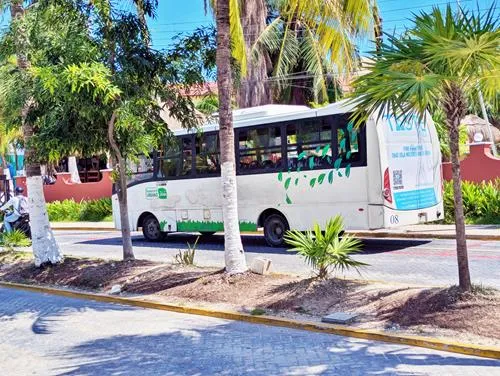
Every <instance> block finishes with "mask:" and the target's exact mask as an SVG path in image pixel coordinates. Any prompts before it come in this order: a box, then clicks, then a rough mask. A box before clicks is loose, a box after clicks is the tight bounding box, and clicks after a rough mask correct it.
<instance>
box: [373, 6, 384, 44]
mask: <svg viewBox="0 0 500 376" xmlns="http://www.w3.org/2000/svg"><path fill="white" fill-rule="evenodd" d="M372 14H373V36H374V37H375V49H376V51H377V53H379V52H380V50H381V49H382V43H383V37H384V33H383V30H382V17H380V10H379V9H378V6H377V3H376V2H373V4H372Z"/></svg>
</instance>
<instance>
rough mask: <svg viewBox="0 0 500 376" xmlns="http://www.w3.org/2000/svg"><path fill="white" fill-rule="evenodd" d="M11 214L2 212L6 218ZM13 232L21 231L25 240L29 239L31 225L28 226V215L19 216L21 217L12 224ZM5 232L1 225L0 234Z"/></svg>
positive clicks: (3, 226)
mask: <svg viewBox="0 0 500 376" xmlns="http://www.w3.org/2000/svg"><path fill="white" fill-rule="evenodd" d="M10 213H11V212H9V211H6V212H4V217H6V216H8V215H9V214H10ZM12 228H13V229H14V230H18V231H21V232H22V233H23V234H24V235H26V237H27V238H29V239H31V225H30V215H29V214H21V216H20V217H19V218H18V219H17V221H15V222H14V223H13V224H12ZM4 232H5V225H4V224H3V223H2V227H1V228H0V233H4Z"/></svg>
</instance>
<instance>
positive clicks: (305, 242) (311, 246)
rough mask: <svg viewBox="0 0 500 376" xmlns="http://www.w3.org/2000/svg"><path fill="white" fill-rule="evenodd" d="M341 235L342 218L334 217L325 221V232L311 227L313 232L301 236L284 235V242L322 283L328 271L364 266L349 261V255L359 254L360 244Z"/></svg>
mask: <svg viewBox="0 0 500 376" xmlns="http://www.w3.org/2000/svg"><path fill="white" fill-rule="evenodd" d="M343 232H344V223H343V221H342V217H341V216H340V215H337V216H336V217H335V218H333V219H330V220H329V221H328V223H327V224H326V228H325V231H321V227H320V226H319V224H317V223H315V224H314V227H313V229H312V230H310V231H307V232H305V233H303V232H300V231H296V230H295V231H288V232H287V234H286V235H285V241H286V243H287V244H289V245H291V246H292V247H293V248H292V249H289V251H291V252H298V253H299V255H301V256H302V257H304V258H305V260H306V261H307V263H308V264H309V265H311V266H312V267H313V268H314V270H315V271H316V277H317V278H318V279H326V278H328V276H329V274H330V273H331V272H332V271H337V270H340V271H344V270H347V269H350V268H354V269H356V270H358V268H359V267H362V266H367V265H368V264H365V263H364V262H361V261H356V260H354V259H353V258H352V254H354V253H358V252H360V251H361V241H359V240H358V239H355V238H354V237H353V236H351V235H346V234H343V235H342V233H343Z"/></svg>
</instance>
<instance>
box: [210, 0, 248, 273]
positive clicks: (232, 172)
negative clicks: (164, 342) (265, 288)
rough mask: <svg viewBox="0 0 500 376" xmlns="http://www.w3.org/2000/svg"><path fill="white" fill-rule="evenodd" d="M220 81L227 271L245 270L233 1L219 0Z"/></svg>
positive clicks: (218, 73) (218, 51)
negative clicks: (233, 101) (233, 62)
mask: <svg viewBox="0 0 500 376" xmlns="http://www.w3.org/2000/svg"><path fill="white" fill-rule="evenodd" d="M216 15H217V16H216V18H217V57H216V59H217V84H218V91H219V126H220V130H219V137H220V148H221V161H222V168H221V175H222V214H223V217H224V248H225V254H224V256H225V263H226V272H227V273H229V274H236V273H243V272H245V271H246V270H247V269H248V268H247V264H246V260H245V253H244V252H243V245H242V244H241V235H240V227H239V219H238V196H237V191H236V168H235V167H236V162H235V155H234V130H233V118H232V117H233V115H232V112H231V88H232V85H231V41H230V34H229V1H228V0H218V1H217V11H216Z"/></svg>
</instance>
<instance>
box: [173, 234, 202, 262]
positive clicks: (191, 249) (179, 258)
mask: <svg viewBox="0 0 500 376" xmlns="http://www.w3.org/2000/svg"><path fill="white" fill-rule="evenodd" d="M198 240H200V237H199V236H198V237H197V238H196V241H195V242H194V244H193V245H191V244H189V242H188V243H187V247H188V249H187V250H186V251H182V250H180V249H179V253H178V254H177V255H175V257H174V263H175V264H179V265H183V266H190V265H194V256H195V253H196V249H197V248H198Z"/></svg>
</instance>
